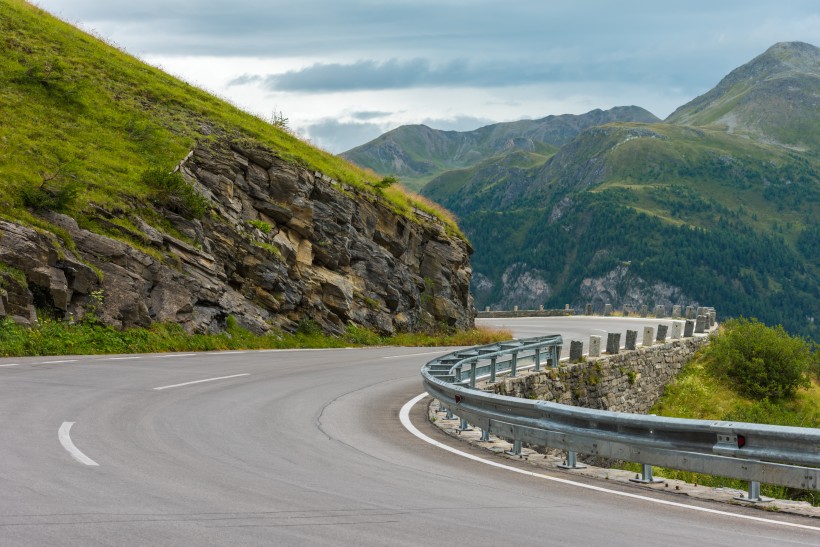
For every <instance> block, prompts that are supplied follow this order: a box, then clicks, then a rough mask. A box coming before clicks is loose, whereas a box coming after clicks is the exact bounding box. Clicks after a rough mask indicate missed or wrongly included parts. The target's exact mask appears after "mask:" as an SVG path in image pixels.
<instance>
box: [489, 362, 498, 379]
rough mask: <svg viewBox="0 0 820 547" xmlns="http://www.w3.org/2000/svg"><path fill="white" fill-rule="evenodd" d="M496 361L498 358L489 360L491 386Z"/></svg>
mask: <svg viewBox="0 0 820 547" xmlns="http://www.w3.org/2000/svg"><path fill="white" fill-rule="evenodd" d="M497 359H498V357H493V358H492V359H490V383H491V384H494V383H495V362H496V360H497Z"/></svg>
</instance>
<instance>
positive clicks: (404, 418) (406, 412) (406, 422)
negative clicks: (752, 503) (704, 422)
mask: <svg viewBox="0 0 820 547" xmlns="http://www.w3.org/2000/svg"><path fill="white" fill-rule="evenodd" d="M427 396H428V394H427V393H426V392H425V393H422V394H421V395H418V396H416V397H414V398H413V399H410V400H409V401H407V403H405V404H404V406H403V407H402V408H401V411H400V412H399V419H400V420H401V423H402V425H403V426H404V427H405V429H407V431H409V432H410V433H412V434H413V435H415V436H416V437H418V438H419V439H421V440H423V441H424V442H426V443H429V444H432V445H433V446H435V447H437V448H441V449H442V450H446V451H447V452H451V453H453V454H456V455H458V456H461V457H463V458H467V459H470V460H473V461H476V462H480V463H483V464H486V465H491V466H493V467H498V468H501V469H506V470H508V471H512V472H514V473H520V474H521V475H527V476H530V477H536V478H539V479H546V480H548V481H554V482H560V483H562V484H569V485H571V486H577V487H579V488H586V489H587V490H594V491H596V492H603V493H605V494H613V495H616V496H623V497H627V498H632V499H638V500H643V501H648V502H651V503H659V504H662V505H671V506H672V507H679V508H681V509H689V510H692V511H702V512H704V513H713V514H716V515H722V516H726V517H734V518H739V519H747V520H754V521H757V522H765V523H766V524H777V525H780V526H791V527H794V528H803V529H805V530H815V531H820V527H816V526H807V525H805V524H795V523H792V522H782V521H779V520H772V519H766V518H761V517H753V516H750V515H739V514H736V513H729V512H728V511H720V510H717V509H709V508H707V507H698V506H696V505H686V504H685V503H677V502H674V501H667V500H661V499H656V498H650V497H649V496H641V495H639V494H631V493H629V492H620V491H618V490H610V489H609V488H603V487H600V486H594V485H591V484H584V483H581V482H575V481H571V480H568V479H562V478H559V477H551V476H549V475H543V474H541V473H535V472H533V471H527V470H525V469H518V468H517V467H512V466H509V465H504V464H503V463H498V462H494V461H490V460H485V459H483V458H480V457H478V456H476V455H474V454H468V453H467V452H462V451H461V450H458V449H457V448H453V447H451V446H447V445H446V444H444V443H440V442H439V441H437V440H435V439H431V438H430V437H428V436H427V435H425V434H424V433H422V432H421V431H419V430H418V429H417V428H416V426H414V425H413V424H412V422H410V410H411V409H412V408H413V407H414V406H415V405H416V403H418V402H419V401H421V400H422V399H424V398H425V397H427Z"/></svg>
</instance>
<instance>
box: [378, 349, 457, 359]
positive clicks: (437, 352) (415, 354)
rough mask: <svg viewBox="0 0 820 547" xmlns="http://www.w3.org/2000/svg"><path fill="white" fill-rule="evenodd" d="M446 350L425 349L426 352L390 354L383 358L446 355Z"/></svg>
mask: <svg viewBox="0 0 820 547" xmlns="http://www.w3.org/2000/svg"><path fill="white" fill-rule="evenodd" d="M445 353H446V350H444V351H425V352H424V353H408V354H406V355H388V356H387V357H382V359H401V358H402V357H417V356H419V355H433V354H437V355H444V354H445Z"/></svg>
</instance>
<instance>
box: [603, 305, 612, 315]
mask: <svg viewBox="0 0 820 547" xmlns="http://www.w3.org/2000/svg"><path fill="white" fill-rule="evenodd" d="M610 315H612V304H604V317H609V316H610Z"/></svg>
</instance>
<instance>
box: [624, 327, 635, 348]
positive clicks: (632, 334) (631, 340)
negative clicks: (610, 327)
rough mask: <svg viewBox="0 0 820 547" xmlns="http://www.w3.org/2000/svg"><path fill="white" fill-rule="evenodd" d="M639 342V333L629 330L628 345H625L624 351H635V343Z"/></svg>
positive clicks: (627, 335)
mask: <svg viewBox="0 0 820 547" xmlns="http://www.w3.org/2000/svg"><path fill="white" fill-rule="evenodd" d="M637 340H638V331H636V330H628V331H626V343H625V344H624V349H627V350H634V349H635V343H636V342H637Z"/></svg>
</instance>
